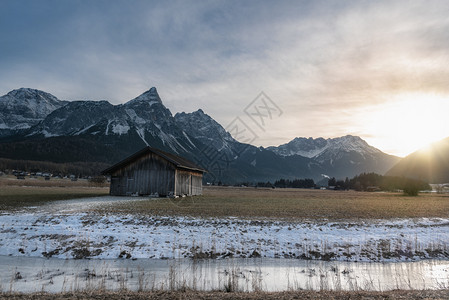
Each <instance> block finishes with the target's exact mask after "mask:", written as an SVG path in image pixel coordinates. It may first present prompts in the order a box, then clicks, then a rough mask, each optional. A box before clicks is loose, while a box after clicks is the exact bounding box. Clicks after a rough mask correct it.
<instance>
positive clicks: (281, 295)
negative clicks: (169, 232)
mask: <svg viewBox="0 0 449 300" xmlns="http://www.w3.org/2000/svg"><path fill="white" fill-rule="evenodd" d="M0 299H10V300H12V299H24V300H31V299H46V300H56V299H65V300H69V299H70V300H72V299H73V300H75V299H78V300H79V299H98V300H101V299H108V300H115V299H162V300H164V299H165V300H168V299H186V300H187V299H192V300H193V299H195V300H196V299H331V300H332V299H334V300H337V299H365V300H375V299H449V290H438V291H431V290H425V291H401V290H395V291H387V292H367V291H354V292H339V291H335V292H334V291H332V292H329V291H320V292H315V291H298V292H274V293H268V292H253V293H239V292H231V293H225V292H218V291H215V292H199V291H183V292H177V291H176V292H165V291H152V292H130V291H121V292H104V291H95V292H71V293H63V294H48V293H33V294H19V293H3V294H2V293H0Z"/></svg>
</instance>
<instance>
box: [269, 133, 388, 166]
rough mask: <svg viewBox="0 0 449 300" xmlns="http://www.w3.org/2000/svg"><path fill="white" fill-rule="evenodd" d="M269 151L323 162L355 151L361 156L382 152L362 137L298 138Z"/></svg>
mask: <svg viewBox="0 0 449 300" xmlns="http://www.w3.org/2000/svg"><path fill="white" fill-rule="evenodd" d="M267 149H268V150H271V151H273V152H275V153H276V154H279V155H281V156H292V155H301V156H304V157H308V158H319V160H321V161H323V160H325V159H333V158H338V156H339V155H340V154H339V153H341V152H351V151H354V152H358V153H361V154H377V153H381V152H382V151H380V150H379V149H377V148H374V147H373V146H370V145H368V143H367V142H366V141H364V140H362V139H361V138H360V137H358V136H352V135H347V136H343V137H338V138H333V139H330V138H329V139H324V138H317V139H314V138H311V137H309V138H303V137H297V138H295V139H293V140H291V141H290V142H288V143H286V144H282V145H280V146H278V147H274V146H271V147H268V148H267Z"/></svg>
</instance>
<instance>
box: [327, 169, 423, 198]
mask: <svg viewBox="0 0 449 300" xmlns="http://www.w3.org/2000/svg"><path fill="white" fill-rule="evenodd" d="M328 186H332V187H333V188H334V189H335V190H349V189H351V190H356V191H376V190H379V191H398V190H402V191H404V193H405V194H407V195H410V196H416V195H418V192H419V191H424V190H430V189H431V187H430V185H429V184H428V183H427V182H425V181H422V180H417V179H411V178H405V177H397V176H383V175H379V174H376V173H362V174H360V175H357V176H355V177H354V178H352V179H349V178H347V177H346V179H345V180H336V179H335V177H333V178H330V179H329V180H328Z"/></svg>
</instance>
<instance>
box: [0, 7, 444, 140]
mask: <svg viewBox="0 0 449 300" xmlns="http://www.w3.org/2000/svg"><path fill="white" fill-rule="evenodd" d="M0 8H1V9H2V11H6V12H8V13H6V14H5V16H4V17H2V19H0V38H1V42H2V50H1V51H2V55H1V57H0V68H1V69H2V72H1V73H0V93H1V94H5V93H7V92H8V91H10V90H11V89H14V88H18V87H21V86H27V87H33V88H39V89H43V90H45V91H47V92H50V93H53V94H55V95H56V96H58V97H60V98H62V99H107V100H110V101H111V102H112V103H115V104H117V103H122V102H125V101H128V100H130V99H131V98H134V97H135V96H137V95H139V94H140V93H142V92H144V91H145V90H147V89H149V88H150V87H151V86H157V87H158V90H159V92H160V94H161V96H162V98H163V100H164V102H165V104H166V105H167V106H168V107H169V108H170V109H171V110H172V112H178V111H193V110H196V109H198V108H203V109H204V110H205V111H206V112H207V113H208V114H210V115H211V116H212V117H214V118H215V119H217V120H218V121H219V122H220V123H221V124H223V125H224V126H225V125H226V124H227V123H229V122H231V121H232V119H233V118H234V117H235V116H237V115H240V114H242V110H243V108H244V107H245V106H246V104H247V103H249V102H251V101H252V99H253V98H254V97H256V96H257V95H258V94H259V92H260V91H264V92H265V93H267V95H269V96H270V97H271V98H272V99H273V100H275V101H276V103H277V104H278V105H279V106H280V107H281V108H282V109H283V110H284V112H285V113H284V114H283V116H282V119H279V120H276V121H275V122H273V123H272V124H271V125H270V128H269V129H267V130H266V131H265V132H263V133H261V134H260V135H261V138H260V140H259V142H260V143H261V144H263V145H269V144H278V143H282V142H287V141H288V140H290V139H292V138H294V137H296V136H313V137H317V136H325V137H332V136H338V135H343V134H347V133H356V132H357V133H358V134H361V135H362V136H363V132H360V128H362V127H361V126H360V124H358V123H356V120H360V119H361V118H354V116H355V115H356V114H357V115H358V114H363V113H364V112H366V109H364V108H365V107H372V106H373V105H381V104H382V103H387V102H389V101H392V95H395V94H398V93H402V92H410V91H418V92H420V93H423V92H429V93H439V94H442V95H448V94H449V90H448V89H449V85H447V82H448V79H449V72H448V71H447V70H446V66H447V65H448V58H449V54H448V53H449V52H448V51H447V50H448V47H449V19H448V18H447V14H446V12H447V11H448V9H449V2H447V1H443V0H442V1H431V2H429V1H407V2H403V1H387V0H385V1H344V2H342V1H278V2H259V1H245V2H241V1H211V2H204V1H203V2H196V1H163V2H161V1H154V2H153V1H113V2H110V1H94V2H83V1H82V2H79V1H50V0H48V1H45V0H43V1H39V3H36V2H35V1H3V2H2V4H1V7H0ZM368 134H371V133H367V135H368Z"/></svg>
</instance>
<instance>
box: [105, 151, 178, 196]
mask: <svg viewBox="0 0 449 300" xmlns="http://www.w3.org/2000/svg"><path fill="white" fill-rule="evenodd" d="M175 169H176V168H175V166H174V165H173V164H172V163H170V162H168V161H167V160H165V159H163V158H161V157H160V156H158V155H156V154H153V153H149V154H147V155H145V156H143V157H141V158H140V159H138V160H136V161H134V162H132V163H130V164H128V165H126V166H125V167H123V168H121V169H120V170H118V171H116V172H115V173H114V174H111V190H110V193H111V195H121V196H124V195H131V194H136V193H137V194H139V195H154V194H156V193H157V194H159V195H160V196H168V195H173V194H174V191H175Z"/></svg>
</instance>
